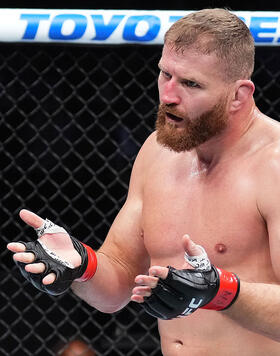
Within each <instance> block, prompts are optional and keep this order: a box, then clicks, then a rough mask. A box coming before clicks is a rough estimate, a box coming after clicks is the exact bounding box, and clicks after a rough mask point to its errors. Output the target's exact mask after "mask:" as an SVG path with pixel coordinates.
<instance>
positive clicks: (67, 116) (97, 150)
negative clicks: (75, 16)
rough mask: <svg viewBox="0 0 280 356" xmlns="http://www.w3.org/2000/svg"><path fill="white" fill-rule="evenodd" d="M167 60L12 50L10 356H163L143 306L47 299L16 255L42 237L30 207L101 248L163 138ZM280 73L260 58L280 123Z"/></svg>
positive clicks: (4, 237)
mask: <svg viewBox="0 0 280 356" xmlns="http://www.w3.org/2000/svg"><path fill="white" fill-rule="evenodd" d="M132 4H133V6H132ZM1 7H2V8H5V7H15V8H16V7H18V8H27V7H29V8H68V9H70V8H76V9H147V10H149V9H162V10H163V9H167V10H168V9H172V10H198V9H202V8H204V7H227V8H230V9H232V10H250V11H252V10H261V11H266V10H275V11H278V10H279V9H278V8H277V5H276V3H275V2H274V1H266V2H265V3H264V2H253V1H247V2H246V3H245V2H244V1H243V2H241V1H240V2H238V1H195V2H194V1H187V2H186V1H178V0H177V1H176V0H173V1H172V2H169V3H166V4H165V5H164V6H163V5H162V1H153V2H151V1H149V2H148V1H141V2H140V1H134V2H131V1H130V2H128V1H122V2H119V1H118V2H117V1H107V2H105V3H104V1H94V2H93V1H87V0H84V1H83V2H67V3H66V1H64V2H63V1H56V2H54V1H39V2H36V4H34V2H31V1H25V2H23V1H12V0H10V1H2V2H1ZM0 11H1V9H0ZM160 54H161V46H158V45H150V46H139V45H129V46H128V45H121V46H116V45H115V46H112V45H111V46H102V45H99V46H94V45H91V46H90V45H76V46H75V45H69V44H38V43H37V44H36V43H32V44H15V43H1V44H0V114H1V117H0V175H1V179H0V196H1V199H0V229H1V239H0V355H17V356H31V355H42V356H45V355H52V356H53V355H64V356H65V355H66V356H67V355H82V354H83V355H95V354H96V355H112V356H115V355H133V356H137V355H143V356H145V355H149V356H150V355H156V356H158V355H161V352H160V345H159V339H158V332H157V324H156V320H155V319H153V318H151V317H150V316H148V315H146V314H145V313H144V312H143V311H142V310H141V308H140V307H139V306H138V305H135V304H133V305H132V304H129V305H128V306H127V307H126V308H125V309H124V310H122V311H120V312H118V313H115V314H113V315H107V314H102V313H99V312H98V311H96V310H94V309H93V308H90V307H89V306H87V305H86V304H85V303H84V302H82V301H80V300H79V299H78V298H76V297H75V296H74V295H73V294H72V293H71V292H69V293H67V294H65V295H63V296H60V297H51V296H48V295H45V294H43V293H40V292H39V291H37V290H36V289H35V288H34V287H32V286H31V285H29V284H28V283H27V282H26V281H25V280H24V279H23V278H22V277H21V275H20V274H19V272H18V270H17V268H16V267H15V265H14V263H13V261H12V257H11V254H10V253H9V252H8V251H6V249H5V246H6V244H7V243H8V242H10V241H18V240H29V241H31V240H33V239H34V238H35V236H34V232H33V231H32V230H31V229H30V228H28V227H26V226H25V225H24V224H23V223H22V222H21V221H20V220H19V218H18V212H19V210H20V209H21V208H28V209H31V210H33V211H34V212H36V213H38V214H40V215H41V216H42V217H48V218H49V219H51V220H53V221H55V222H56V223H57V224H60V225H62V226H64V227H65V228H66V229H67V230H68V231H70V232H71V233H72V235H74V236H76V237H78V238H79V239H80V240H82V241H84V242H85V243H87V244H89V245H90V246H92V247H93V248H94V249H96V248H98V247H99V246H100V244H101V243H102V241H103V240H104V238H105V236H106V234H107V231H108V229H109V227H110V225H111V223H112V221H113V219H114V217H115V216H116V214H117V212H118V210H119V209H120V207H121V206H122V204H123V202H124V200H125V198H126V192H127V185H128V182H129V177H130V170H131V166H132V164H133V161H134V159H135V157H136V155H137V152H138V150H139V148H140V146H141V145H142V143H143V142H144V140H145V139H146V138H147V136H148V135H149V133H150V132H152V131H153V130H154V121H155V114H156V109H157V103H158V94H157V75H158V70H157V63H158V60H159V58H160ZM279 63H280V52H279V48H278V47H257V49H256V67H255V72H254V76H253V81H254V82H255V85H256V93H255V99H256V102H257V105H258V106H259V108H260V109H261V110H262V111H263V112H265V113H266V114H268V115H270V116H271V117H273V118H274V119H276V120H278V119H279V112H280V102H279V97H280V95H279V93H280V92H279V86H280V81H279V77H280V69H279ZM73 350H74V351H75V353H73V352H74V351H73ZM83 352H84V353H83ZM85 352H87V353H85Z"/></svg>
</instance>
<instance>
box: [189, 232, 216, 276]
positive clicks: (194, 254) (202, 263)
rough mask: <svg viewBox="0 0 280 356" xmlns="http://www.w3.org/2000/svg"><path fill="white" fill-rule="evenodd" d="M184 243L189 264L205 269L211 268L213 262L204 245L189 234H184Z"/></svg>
mask: <svg viewBox="0 0 280 356" xmlns="http://www.w3.org/2000/svg"><path fill="white" fill-rule="evenodd" d="M183 245H184V249H185V260H186V262H187V263H188V264H189V265H191V266H192V267H193V268H195V269H200V270H203V271H210V270H211V268H212V267H211V262H210V260H209V258H208V256H207V253H206V251H205V250H204V248H203V247H202V246H200V245H197V244H195V243H194V242H193V241H192V240H191V239H190V237H189V235H184V236H183Z"/></svg>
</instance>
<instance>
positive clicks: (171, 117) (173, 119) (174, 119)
mask: <svg viewBox="0 0 280 356" xmlns="http://www.w3.org/2000/svg"><path fill="white" fill-rule="evenodd" d="M166 116H167V119H169V120H171V121H175V122H181V121H183V119H182V118H181V117H179V116H176V115H173V114H170V113H168V112H167V113H166Z"/></svg>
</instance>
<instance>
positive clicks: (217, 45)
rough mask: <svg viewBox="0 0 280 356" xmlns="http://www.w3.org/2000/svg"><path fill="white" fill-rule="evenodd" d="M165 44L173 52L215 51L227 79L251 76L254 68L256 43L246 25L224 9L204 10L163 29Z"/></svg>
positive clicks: (248, 77) (209, 52)
mask: <svg viewBox="0 0 280 356" xmlns="http://www.w3.org/2000/svg"><path fill="white" fill-rule="evenodd" d="M164 43H165V44H167V45H171V46H172V47H173V48H174V49H175V50H176V51H182V52H184V50H185V49H187V48H194V49H195V50H197V51H198V52H199V53H202V54H211V53H215V55H216V57H217V59H218V60H219V61H220V62H221V63H222V64H223V65H224V68H225V73H224V74H225V76H224V79H225V80H226V81H236V80H238V79H250V78H251V75H252V73H253V70H254V59H255V45H254V39H253V36H252V35H251V33H250V30H249V29H248V27H247V26H246V24H245V23H244V22H243V21H242V20H241V19H239V17H237V16H236V15H235V14H233V13H231V12H230V11H229V10H226V9H218V8H216V9H204V10H200V11H196V12H192V13H190V14H189V15H187V16H184V17H183V18H181V19H179V20H178V21H176V22H175V23H174V24H173V25H172V26H171V27H170V28H169V30H168V31H167V32H166V34H165V37H164Z"/></svg>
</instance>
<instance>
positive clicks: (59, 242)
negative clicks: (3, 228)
mask: <svg viewBox="0 0 280 356" xmlns="http://www.w3.org/2000/svg"><path fill="white" fill-rule="evenodd" d="M20 217H21V219H22V220H23V221H24V222H26V223H27V224H28V225H29V226H31V227H33V228H34V229H35V231H36V233H37V236H38V239H37V240H36V241H34V242H12V243H9V244H8V245H7V248H8V249H9V250H10V251H12V252H13V253H14V260H15V262H16V264H17V265H18V267H19V269H20V271H21V273H22V275H23V276H24V277H25V278H26V279H27V280H29V281H30V282H31V283H32V284H33V285H34V286H35V287H36V288H38V289H39V290H41V291H43V292H46V293H49V294H52V295H59V294H62V293H64V292H65V291H66V290H67V289H68V288H69V287H70V286H71V284H72V282H73V281H74V280H78V281H86V280H88V279H90V278H92V277H93V275H94V273H95V271H96V255H95V253H94V251H93V250H92V249H91V248H90V247H89V246H87V245H85V244H82V243H81V242H80V241H78V240H77V239H75V238H73V237H71V236H70V235H69V234H68V233H67V231H66V230H65V229H64V228H62V227H60V226H57V225H56V224H54V223H52V222H51V221H49V220H47V219H46V220H43V219H42V218H41V217H39V216H38V215H36V214H34V213H32V212H30V211H28V210H21V212H20Z"/></svg>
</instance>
